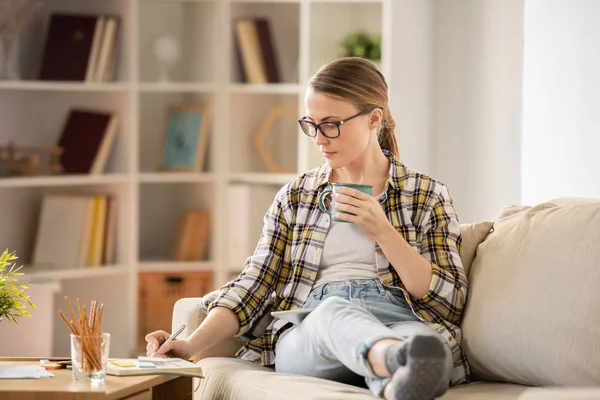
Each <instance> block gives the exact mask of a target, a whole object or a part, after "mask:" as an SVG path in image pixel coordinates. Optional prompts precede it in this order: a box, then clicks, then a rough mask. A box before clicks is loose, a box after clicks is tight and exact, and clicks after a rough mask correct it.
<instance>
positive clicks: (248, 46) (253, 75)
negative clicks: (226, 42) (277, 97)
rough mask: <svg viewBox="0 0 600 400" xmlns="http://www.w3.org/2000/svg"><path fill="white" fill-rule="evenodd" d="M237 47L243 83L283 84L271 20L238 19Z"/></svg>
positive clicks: (236, 29) (236, 22) (236, 30)
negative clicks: (272, 34)
mask: <svg viewBox="0 0 600 400" xmlns="http://www.w3.org/2000/svg"><path fill="white" fill-rule="evenodd" d="M235 45H236V51H237V56H238V61H239V65H240V72H241V76H242V82H245V83H279V82H281V78H280V74H279V67H278V62H277V54H276V52H275V46H274V43H273V40H272V36H271V28H270V23H269V20H267V19H266V18H240V19H237V20H236V21H235Z"/></svg>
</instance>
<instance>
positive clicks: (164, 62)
mask: <svg viewBox="0 0 600 400" xmlns="http://www.w3.org/2000/svg"><path fill="white" fill-rule="evenodd" d="M152 49H153V51H154V56H155V57H156V60H157V61H158V67H159V78H158V79H159V81H160V82H170V81H171V76H170V75H169V74H170V72H171V71H172V70H173V68H175V66H177V64H178V63H179V61H180V60H181V43H179V40H177V38H176V37H175V36H172V35H163V36H159V37H158V38H156V40H154V44H153V45H152Z"/></svg>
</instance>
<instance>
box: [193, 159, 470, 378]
mask: <svg viewBox="0 0 600 400" xmlns="http://www.w3.org/2000/svg"><path fill="white" fill-rule="evenodd" d="M385 153H386V155H387V156H388V158H390V161H391V163H390V172H389V178H388V180H387V182H386V184H385V189H384V194H383V196H382V198H381V200H380V202H381V204H382V207H383V208H384V210H385V213H386V215H387V217H388V220H389V221H390V223H391V224H392V225H393V226H394V227H395V228H396V229H397V230H398V232H399V233H400V234H401V235H402V237H403V238H404V239H405V240H406V241H407V242H408V243H409V244H410V245H411V246H412V247H413V249H415V250H416V251H417V252H419V253H420V254H421V255H422V256H423V257H425V258H426V259H428V260H429V261H430V262H431V265H432V271H433V273H432V279H431V285H430V287H429V291H428V292H427V293H426V294H425V295H424V296H423V297H421V298H414V297H412V296H411V295H410V294H409V293H408V291H407V290H406V289H405V288H404V285H403V284H402V282H401V280H400V277H399V276H398V274H397V272H396V271H395V270H394V268H393V267H392V265H391V264H390V263H389V261H387V259H386V258H385V256H384V255H383V252H382V251H381V249H380V248H379V246H378V245H377V244H375V251H376V266H377V273H378V275H379V279H380V281H381V283H382V284H384V285H387V286H393V287H398V288H400V289H402V291H403V292H404V296H405V298H406V300H407V301H408V303H409V304H410V306H411V308H412V309H413V311H414V312H415V314H416V315H417V317H418V318H419V319H420V320H421V321H423V322H424V323H426V324H427V325H429V326H430V327H432V328H433V329H435V330H436V331H437V332H439V333H440V335H441V336H442V337H443V338H444V339H445V340H446V341H447V342H448V344H449V345H450V348H451V350H452V355H453V359H454V370H453V373H452V384H453V385H456V384H459V383H462V382H465V381H468V380H469V367H468V364H467V360H466V356H465V355H464V353H463V352H462V350H461V348H460V346H459V343H460V341H461V329H460V327H459V326H458V323H459V321H460V319H461V315H462V312H463V307H464V305H465V303H466V297H467V278H466V275H465V272H464V269H463V267H462V262H461V259H460V254H459V253H460V246H461V240H462V239H461V236H460V225H459V222H458V219H457V216H456V213H455V211H454V207H453V205H452V199H451V196H450V193H449V192H448V189H447V188H446V186H445V185H444V184H443V183H441V182H438V181H436V180H434V179H432V178H430V177H428V176H426V175H423V174H421V173H418V172H415V171H412V170H410V169H407V168H406V167H405V166H404V165H403V164H402V163H401V162H400V161H399V160H398V159H397V158H396V157H394V156H393V155H392V154H391V153H389V152H385ZM330 173H331V169H330V168H329V167H328V166H327V165H326V164H324V165H322V166H321V167H319V168H316V169H314V170H311V171H309V172H307V173H305V174H303V175H301V176H299V177H298V178H296V179H295V180H293V181H292V182H289V183H288V184H286V185H285V186H284V187H283V188H281V190H280V191H279V192H278V193H277V195H276V196H275V199H274V202H273V204H272V205H271V206H270V208H269V210H268V211H267V213H266V215H265V217H264V226H263V231H262V234H261V237H260V240H259V242H258V245H257V247H256V250H255V252H254V254H253V255H252V256H251V257H249V258H248V259H247V260H246V264H245V267H244V270H243V271H242V273H241V274H240V276H239V277H238V278H237V279H236V280H234V281H231V282H229V283H228V284H226V285H225V286H224V287H222V288H221V289H220V290H219V291H218V292H216V293H214V295H213V296H209V297H207V298H206V296H205V302H206V303H205V305H204V308H205V311H206V312H209V311H210V310H211V309H212V308H214V307H226V308H229V309H231V310H232V311H233V312H234V313H235V314H236V315H237V317H238V319H239V321H240V330H239V332H238V333H237V334H236V336H237V337H238V338H240V339H242V340H243V341H244V342H245V345H244V346H243V347H242V348H241V349H240V351H239V352H238V354H237V356H238V357H239V358H242V359H245V360H250V361H253V362H256V363H260V364H262V365H273V364H274V363H275V344H276V342H277V338H278V337H279V335H280V334H281V333H282V332H283V331H284V330H285V329H287V328H288V327H289V326H291V325H290V324H289V323H287V322H285V321H283V320H280V319H277V318H273V317H272V316H271V314H270V312H271V311H279V310H290V309H294V308H300V307H302V305H303V304H304V302H305V300H306V298H307V297H308V295H309V293H310V291H311V290H312V287H313V284H314V282H315V278H316V277H317V270H318V269H319V264H320V260H321V254H322V252H323V246H324V243H325V237H326V235H327V232H328V230H329V224H330V216H329V214H327V213H323V212H321V211H320V210H319V207H318V196H319V194H320V193H321V191H322V190H323V189H324V188H325V187H326V186H328V184H329V183H330V181H329V178H330ZM209 301H210V303H209Z"/></svg>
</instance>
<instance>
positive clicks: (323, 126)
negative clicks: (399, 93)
mask: <svg viewBox="0 0 600 400" xmlns="http://www.w3.org/2000/svg"><path fill="white" fill-rule="evenodd" d="M376 108H379V109H381V110H383V108H381V107H372V108H367V109H366V110H363V111H361V112H359V113H358V114H354V115H353V116H351V117H348V118H346V119H345V120H342V121H332V122H329V121H327V122H321V123H320V124H315V123H314V122H312V121H309V120H307V119H304V118H302V119H299V120H298V123H299V124H300V128H302V132H304V133H305V134H306V136H310V137H315V136H317V129H318V130H319V131H320V132H321V134H322V135H323V136H325V137H326V138H329V139H335V138H336V137H338V136H340V126H342V125H343V124H345V123H346V122H348V121H350V120H353V119H354V118H356V117H360V116H361V115H363V114H366V113H368V112H371V111H373V110H374V109H376Z"/></svg>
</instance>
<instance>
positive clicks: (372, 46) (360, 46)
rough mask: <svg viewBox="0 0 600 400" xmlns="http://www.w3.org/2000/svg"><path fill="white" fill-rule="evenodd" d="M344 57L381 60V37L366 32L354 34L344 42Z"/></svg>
mask: <svg viewBox="0 0 600 400" xmlns="http://www.w3.org/2000/svg"><path fill="white" fill-rule="evenodd" d="M341 45H342V57H361V58H367V59H369V60H379V59H380V58H381V35H379V34H374V35H372V34H368V33H366V32H355V33H352V34H350V35H348V36H346V38H345V39H344V40H343V41H342V43H341Z"/></svg>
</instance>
